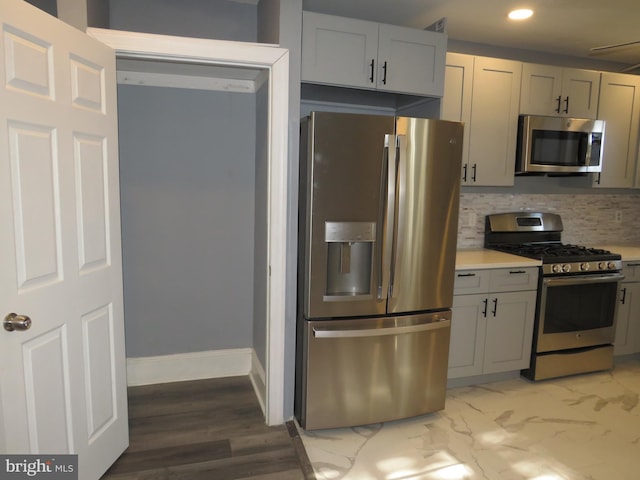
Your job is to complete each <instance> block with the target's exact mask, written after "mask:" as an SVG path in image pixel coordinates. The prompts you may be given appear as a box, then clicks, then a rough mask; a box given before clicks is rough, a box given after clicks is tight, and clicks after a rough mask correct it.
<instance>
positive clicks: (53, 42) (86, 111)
mask: <svg viewBox="0 0 640 480" xmlns="http://www.w3.org/2000/svg"><path fill="white" fill-rule="evenodd" d="M0 20H1V22H0V24H1V25H2V26H1V27H0V28H1V31H0V79H6V80H5V82H3V83H2V84H1V85H0V105H2V109H0V129H1V130H2V131H0V225H2V229H3V232H4V235H2V236H0V264H1V265H2V266H3V268H2V270H1V271H0V307H1V310H0V315H1V316H2V317H4V316H5V315H7V314H8V313H10V312H16V313H18V314H23V315H28V316H29V317H30V318H31V320H32V322H33V323H32V326H31V328H29V329H28V330H25V331H13V332H8V331H5V330H1V333H0V351H1V352H2V354H3V362H2V363H1V364H0V452H6V453H22V454H37V453H47V454H55V453H60V454H64V453H77V454H78V456H79V478H82V479H89V480H91V479H97V478H99V477H100V476H101V475H102V474H103V473H104V471H105V470H106V469H107V468H108V467H109V466H110V465H111V463H113V461H114V460H115V459H116V458H117V457H118V456H119V455H120V453H122V451H123V450H124V449H125V448H126V446H127V444H128V425H127V424H128V421H127V404H126V370H125V353H124V325H123V308H122V267H121V247H120V217H119V192H118V157H117V151H118V145H117V123H116V110H115V107H116V79H115V55H114V52H113V51H112V50H111V49H109V48H108V47H106V46H105V45H102V44H100V43H99V42H97V41H95V40H93V39H91V38H89V37H87V36H86V35H85V34H84V33H82V32H80V31H78V30H76V29H74V28H72V27H70V26H68V25H66V24H64V23H62V22H60V21H58V20H57V19H55V18H53V17H51V16H49V15H47V14H45V13H44V12H41V11H40V10H38V9H36V8H35V7H33V6H31V5H29V4H28V3H26V2H21V1H6V2H1V3H0Z"/></svg>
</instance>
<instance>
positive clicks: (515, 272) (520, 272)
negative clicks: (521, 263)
mask: <svg viewBox="0 0 640 480" xmlns="http://www.w3.org/2000/svg"><path fill="white" fill-rule="evenodd" d="M523 273H527V272H525V271H524V270H511V271H509V275H522V274H523Z"/></svg>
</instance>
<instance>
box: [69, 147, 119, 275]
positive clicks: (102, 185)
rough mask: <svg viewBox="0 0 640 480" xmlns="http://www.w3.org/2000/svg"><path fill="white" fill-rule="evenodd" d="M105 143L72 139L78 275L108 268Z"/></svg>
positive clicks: (107, 199)
mask: <svg viewBox="0 0 640 480" xmlns="http://www.w3.org/2000/svg"><path fill="white" fill-rule="evenodd" d="M105 153H106V139H105V138H104V137H102V138H101V137H97V136H89V135H80V134H75V135H74V157H75V168H76V196H77V199H78V212H77V219H78V233H79V235H78V251H79V255H80V271H81V272H86V271H88V270H90V269H92V268H101V267H103V268H104V267H106V266H108V265H109V258H108V253H109V249H110V248H109V244H108V242H109V237H108V236H107V232H108V225H109V219H108V216H107V215H108V212H107V205H108V201H109V198H108V192H107V191H106V186H107V185H106V177H105V174H106V172H107V171H108V170H107V163H106V160H107V158H106V155H105Z"/></svg>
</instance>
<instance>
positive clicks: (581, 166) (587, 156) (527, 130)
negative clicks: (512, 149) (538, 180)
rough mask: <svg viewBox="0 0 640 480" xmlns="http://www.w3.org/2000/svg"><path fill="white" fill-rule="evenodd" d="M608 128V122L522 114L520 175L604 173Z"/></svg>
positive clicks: (517, 158) (518, 154) (517, 171)
mask: <svg viewBox="0 0 640 480" xmlns="http://www.w3.org/2000/svg"><path fill="white" fill-rule="evenodd" d="M604 127H605V122H604V120H591V119H585V118H566V117H542V116H534V115H520V117H519V119H518V146H517V152H516V173H518V174H526V173H532V174H533V173H540V174H542V173H547V174H551V175H553V174H557V175H567V174H586V173H590V172H600V171H601V170H602V147H603V144H604Z"/></svg>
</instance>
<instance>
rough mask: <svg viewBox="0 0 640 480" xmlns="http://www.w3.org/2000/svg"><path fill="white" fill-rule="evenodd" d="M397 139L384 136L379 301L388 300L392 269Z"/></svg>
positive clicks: (379, 215) (380, 209)
mask: <svg viewBox="0 0 640 480" xmlns="http://www.w3.org/2000/svg"><path fill="white" fill-rule="evenodd" d="M396 143H397V137H396V136H395V135H392V134H387V135H385V136H384V158H383V160H382V175H381V176H380V205H379V211H378V225H379V228H378V235H377V239H378V241H377V246H376V255H377V257H378V259H377V261H378V282H377V283H378V300H384V299H386V298H387V292H388V291H389V283H388V282H389V276H390V275H389V271H390V269H391V256H392V252H391V247H392V235H393V225H394V223H395V220H394V212H395V175H396V174H395V172H396V162H397V147H396Z"/></svg>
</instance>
